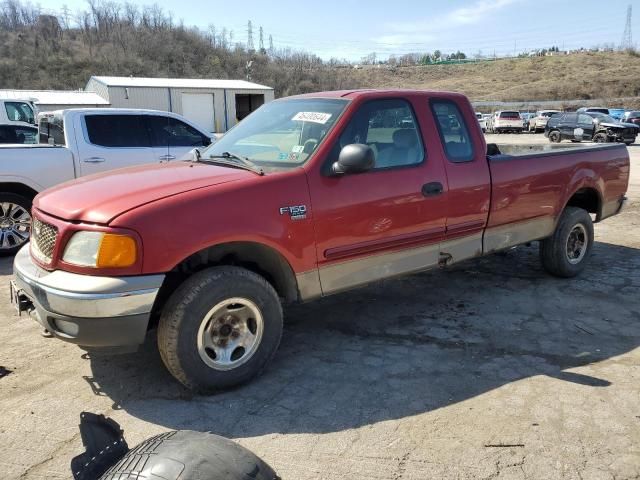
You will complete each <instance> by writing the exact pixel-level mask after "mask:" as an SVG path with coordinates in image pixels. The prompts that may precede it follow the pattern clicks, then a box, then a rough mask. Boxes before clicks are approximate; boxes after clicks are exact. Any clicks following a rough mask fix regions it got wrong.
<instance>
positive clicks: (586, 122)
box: [578, 113, 593, 126]
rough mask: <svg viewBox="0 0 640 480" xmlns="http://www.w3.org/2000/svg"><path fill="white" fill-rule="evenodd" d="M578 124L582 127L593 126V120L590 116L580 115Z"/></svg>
mask: <svg viewBox="0 0 640 480" xmlns="http://www.w3.org/2000/svg"><path fill="white" fill-rule="evenodd" d="M578 123H579V124H580V125H587V126H591V124H593V118H591V117H590V116H589V115H585V114H584V113H581V114H580V115H578Z"/></svg>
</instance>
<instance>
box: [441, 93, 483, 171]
mask: <svg viewBox="0 0 640 480" xmlns="http://www.w3.org/2000/svg"><path fill="white" fill-rule="evenodd" d="M431 111H432V112H433V116H434V117H435V120H436V125H437V127H438V133H439V134H440V140H441V142H442V146H443V148H444V152H445V154H446V156H447V158H448V159H449V161H450V162H452V163H463V162H471V161H473V158H474V148H473V143H472V141H471V136H470V135H469V128H468V126H467V123H466V122H465V120H464V117H463V115H462V112H461V111H460V109H459V108H458V105H456V104H455V102H453V101H451V100H431Z"/></svg>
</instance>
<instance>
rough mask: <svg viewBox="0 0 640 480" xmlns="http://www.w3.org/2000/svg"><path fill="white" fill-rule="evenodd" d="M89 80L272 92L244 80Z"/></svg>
mask: <svg viewBox="0 0 640 480" xmlns="http://www.w3.org/2000/svg"><path fill="white" fill-rule="evenodd" d="M91 79H93V80H95V81H97V82H99V83H102V84H104V85H107V86H109V87H157V88H210V89H225V88H227V89H230V90H273V88H271V87H267V86H265V85H259V84H257V83H252V82H247V81H245V80H213V79H206V78H204V79H203V78H144V77H96V76H93V77H91Z"/></svg>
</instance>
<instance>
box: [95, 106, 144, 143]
mask: <svg viewBox="0 0 640 480" xmlns="http://www.w3.org/2000/svg"><path fill="white" fill-rule="evenodd" d="M84 121H85V126H86V129H87V137H88V140H89V143H91V144H93V145H98V146H101V147H111V148H124V147H129V148H143V147H151V140H150V138H149V132H148V130H147V127H146V125H145V122H144V121H143V115H97V114H96V115H85V117H84Z"/></svg>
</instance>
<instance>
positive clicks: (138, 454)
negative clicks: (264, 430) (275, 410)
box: [100, 430, 280, 480]
mask: <svg viewBox="0 0 640 480" xmlns="http://www.w3.org/2000/svg"><path fill="white" fill-rule="evenodd" d="M161 472H162V473H164V475H161ZM134 478H139V479H143V478H148V479H151V478H157V479H160V478H167V479H168V478H181V479H185V480H188V479H203V480H204V479H218V480H246V479H248V478H252V479H254V480H277V479H279V478H280V477H278V475H277V474H276V472H274V471H273V469H272V468H271V467H270V466H269V465H267V464H266V463H265V462H264V461H262V460H261V459H260V458H259V457H257V456H256V455H255V454H253V453H252V452H250V451H249V450H247V449H246V448H244V447H242V446H240V445H238V444H237V443H235V442H232V441H231V440H227V439H226V438H223V437H219V436H218V435H213V434H211V433H200V432H192V431H188V430H181V431H177V432H166V433H161V434H160V435H156V436H154V437H151V438H149V439H147V440H145V441H144V442H142V443H140V444H139V445H137V446H136V447H135V448H133V449H131V450H129V451H128V452H127V453H126V454H125V455H124V457H122V458H121V459H120V460H119V461H118V462H117V463H116V464H115V465H113V466H112V467H111V468H109V469H108V470H107V471H106V472H105V473H104V474H103V475H102V476H100V480H124V479H134Z"/></svg>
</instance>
